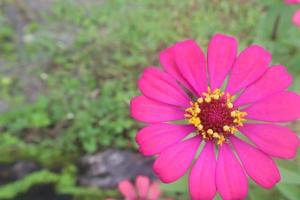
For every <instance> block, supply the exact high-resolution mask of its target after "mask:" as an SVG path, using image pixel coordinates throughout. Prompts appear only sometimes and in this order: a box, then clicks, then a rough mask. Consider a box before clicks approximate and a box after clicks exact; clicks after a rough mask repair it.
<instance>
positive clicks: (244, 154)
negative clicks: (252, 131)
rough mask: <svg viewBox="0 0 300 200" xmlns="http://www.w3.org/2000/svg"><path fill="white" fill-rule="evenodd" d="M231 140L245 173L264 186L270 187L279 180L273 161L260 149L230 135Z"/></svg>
mask: <svg viewBox="0 0 300 200" xmlns="http://www.w3.org/2000/svg"><path fill="white" fill-rule="evenodd" d="M230 140H231V142H232V144H233V146H234V147H235V149H236V151H237V153H238V155H239V157H240V159H241V161H242V163H243V165H244V168H245V170H246V172H247V174H248V175H249V176H250V177H251V178H252V179H253V180H254V181H255V182H256V183H257V184H259V185H261V186H262V187H264V188H272V187H273V186H274V185H275V184H276V183H278V181H279V180H280V173H279V171H278V168H277V166H276V164H275V162H274V161H273V160H272V159H271V158H270V157H269V156H267V155H266V154H264V153H263V152H261V151H260V150H258V149H256V148H254V147H252V146H251V145H249V144H247V143H246V142H243V141H242V140H240V139H238V138H236V137H231V139H230Z"/></svg>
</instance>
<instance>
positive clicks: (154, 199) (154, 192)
mask: <svg viewBox="0 0 300 200" xmlns="http://www.w3.org/2000/svg"><path fill="white" fill-rule="evenodd" d="M160 194H161V192H160V188H159V182H154V183H152V184H151V186H150V188H149V193H148V200H158V199H159V196H160Z"/></svg>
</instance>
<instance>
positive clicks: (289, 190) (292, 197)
mask: <svg viewBox="0 0 300 200" xmlns="http://www.w3.org/2000/svg"><path fill="white" fill-rule="evenodd" d="M277 188H278V190H279V191H280V192H281V194H283V195H284V196H285V197H286V198H288V199H289V200H298V199H299V197H300V186H298V185H289V184H278V185H277Z"/></svg>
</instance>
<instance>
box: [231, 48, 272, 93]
mask: <svg viewBox="0 0 300 200" xmlns="http://www.w3.org/2000/svg"><path fill="white" fill-rule="evenodd" d="M271 59H272V57H271V54H270V53H269V52H267V51H266V50H265V49H263V48H262V47H260V46H258V45H252V46H250V47H248V48H247V49H245V50H244V51H243V52H242V53H240V55H239V57H238V58H237V60H236V61H235V63H234V66H233V68H232V71H231V74H230V78H229V82H228V85H227V88H226V91H227V92H229V93H231V94H234V93H236V92H238V91H239V90H240V89H242V88H244V87H247V86H248V85H250V84H251V83H253V82H254V81H256V80H257V79H258V78H259V77H260V76H261V75H263V73H264V72H265V71H266V69H267V68H268V65H269V63H270V62H271Z"/></svg>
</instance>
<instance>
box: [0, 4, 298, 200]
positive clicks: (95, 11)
mask: <svg viewBox="0 0 300 200" xmlns="http://www.w3.org/2000/svg"><path fill="white" fill-rule="evenodd" d="M24 2H25V3H24ZM26 2H27V1H17V0H14V1H10V0H7V1H2V2H0V27H1V28H0V70H1V72H2V73H1V74H0V85H1V86H0V95H1V101H3V102H5V103H6V104H8V106H9V111H7V112H4V113H1V115H0V152H1V156H0V163H1V162H2V163H13V162H15V161H17V160H33V161H36V162H38V163H39V164H41V165H42V166H43V167H44V168H45V170H43V171H38V172H35V173H33V174H31V175H29V176H28V177H25V178H24V179H22V180H19V181H17V182H13V183H9V184H7V185H4V186H0V199H1V198H4V197H5V198H12V197H14V196H15V195H17V194H18V193H20V192H24V191H26V190H27V189H28V188H29V187H30V186H32V185H34V184H38V183H41V182H43V183H44V182H47V183H48V182H51V183H54V184H55V185H56V188H57V190H58V192H59V193H68V194H72V195H74V196H75V197H76V198H78V199H96V198H95V197H97V198H98V199H101V195H103V192H102V191H101V190H100V189H86V188H79V187H77V186H76V185H75V179H76V174H75V173H70V172H69V171H68V170H67V171H63V172H62V173H61V174H57V173H54V172H52V171H51V169H52V168H62V169H68V167H69V166H70V163H74V162H75V161H76V160H77V159H78V158H79V157H80V156H81V155H83V154H85V153H93V152H96V151H98V150H101V149H104V148H107V147H118V148H131V149H132V148H135V143H134V135H135V133H136V131H137V129H138V127H139V124H137V123H135V122H134V121H133V120H131V119H130V116H129V110H128V105H129V101H130V98H131V97H132V96H134V95H137V94H138V92H137V88H136V87H137V86H136V80H137V78H138V76H139V74H140V73H141V71H142V70H143V68H144V67H146V66H148V65H159V62H158V53H159V51H161V50H162V49H164V48H166V47H167V46H169V45H170V44H172V43H174V42H176V41H179V40H183V39H186V38H194V39H196V40H197V41H198V42H199V43H200V44H201V45H202V47H203V48H204V49H205V48H206V46H207V43H208V41H209V38H210V37H211V36H212V35H213V34H214V33H216V32H223V33H227V34H231V35H234V36H236V37H237V38H238V40H239V43H240V46H239V48H240V50H241V49H243V48H244V47H246V46H247V45H249V44H251V43H259V44H262V45H264V46H265V47H266V48H267V49H268V50H270V51H271V52H272V54H273V62H274V64H276V63H282V64H284V65H286V66H287V67H288V69H289V71H290V72H291V73H292V74H293V75H294V77H295V81H294V85H293V89H296V90H297V91H298V92H299V91H300V66H299V65H300V55H299V54H300V53H299V52H300V39H299V34H300V30H299V29H297V28H296V27H294V26H293V25H292V24H291V20H290V18H291V16H292V14H293V11H294V10H295V9H296V8H297V6H286V5H284V4H283V3H282V1H281V0H274V1H260V0H251V1H250V0H249V1H244V0H228V1H220V0H189V1H177V0H167V1H158V0H154V1H147V0H126V1H125V0H109V1H108V0H99V1H92V0H89V1H85V3H84V4H83V3H82V2H81V1H79V0H78V1H74V0H66V1H60V0H53V3H52V4H50V5H49V6H48V7H49V8H48V9H49V10H46V11H44V10H42V11H38V10H34V9H33V8H32V7H30V6H28V5H27V3H26ZM45 2H46V1H45ZM12 8H15V9H16V10H17V11H19V12H20V13H21V14H20V15H18V16H17V17H15V18H14V17H12V16H11V12H12V11H11V9H12ZM20 18H21V19H23V21H22V20H21V21H20ZM276 21H278V22H276ZM276 23H278V28H276V25H275V24H276ZM274 27H275V28H274ZM25 77H27V79H25ZM26 80H29V82H31V81H34V80H35V81H37V82H38V84H39V86H40V87H39V88H41V89H39V90H37V89H36V87H33V88H32V85H30V84H28V81H26ZM12 155H13V156H12ZM279 163H280V166H282V167H283V173H282V179H283V181H282V183H280V184H279V185H278V186H277V189H274V190H263V189H261V188H259V187H257V186H253V185H251V190H250V192H249V199H267V198H270V196H272V198H273V199H290V200H294V199H297V197H299V189H300V186H299V185H300V183H299V180H300V179H299V178H298V176H299V172H300V167H299V165H300V164H299V163H300V161H299V158H297V159H296V160H295V161H293V162H290V163H288V164H285V163H286V162H279ZM291 166H292V167H291ZM73 167H74V166H73ZM185 182H186V181H184V179H183V181H182V182H178V183H175V184H174V185H173V184H172V185H169V186H163V189H164V190H165V192H166V193H168V194H170V195H177V196H178V194H180V195H182V196H181V197H182V198H186V195H187V194H186V193H187V190H186V183H185ZM183 184H184V186H183ZM62 185H63V187H60V186H62ZM183 188H184V190H183ZM1 195H2V196H1ZM112 195H113V194H112ZM79 197H80V198H79ZM102 198H103V196H102Z"/></svg>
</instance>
